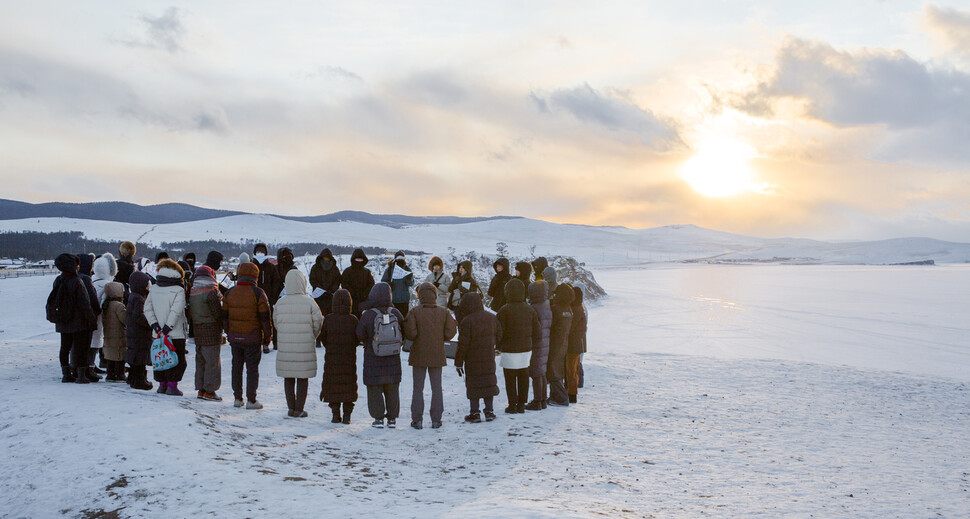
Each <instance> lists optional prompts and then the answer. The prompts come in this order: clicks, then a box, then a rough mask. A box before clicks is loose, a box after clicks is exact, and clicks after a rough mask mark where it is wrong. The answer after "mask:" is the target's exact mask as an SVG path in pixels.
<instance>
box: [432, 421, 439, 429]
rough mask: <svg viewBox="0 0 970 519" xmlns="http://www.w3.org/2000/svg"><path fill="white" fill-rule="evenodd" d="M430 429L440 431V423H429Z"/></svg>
mask: <svg viewBox="0 0 970 519" xmlns="http://www.w3.org/2000/svg"><path fill="white" fill-rule="evenodd" d="M431 428H432V429H440V428H441V422H431Z"/></svg>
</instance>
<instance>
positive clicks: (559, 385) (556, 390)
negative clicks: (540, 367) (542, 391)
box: [549, 378, 569, 404]
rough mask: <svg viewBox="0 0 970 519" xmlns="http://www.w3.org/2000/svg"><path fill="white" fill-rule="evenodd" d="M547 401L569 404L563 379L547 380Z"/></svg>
mask: <svg viewBox="0 0 970 519" xmlns="http://www.w3.org/2000/svg"><path fill="white" fill-rule="evenodd" d="M549 400H552V401H553V402H555V403H557V404H569V394H568V393H566V380H565V379H562V378H550V379H549Z"/></svg>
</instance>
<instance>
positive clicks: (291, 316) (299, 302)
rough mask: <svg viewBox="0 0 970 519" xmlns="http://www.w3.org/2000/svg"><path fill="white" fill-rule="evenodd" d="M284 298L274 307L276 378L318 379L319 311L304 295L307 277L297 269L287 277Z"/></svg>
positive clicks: (321, 318)
mask: <svg viewBox="0 0 970 519" xmlns="http://www.w3.org/2000/svg"><path fill="white" fill-rule="evenodd" d="M284 287H285V293H286V295H285V296H283V297H281V298H280V300H279V301H277V302H276V306H274V307H273V326H275V327H276V347H277V348H278V349H279V351H278V352H277V353H276V375H277V376H279V377H283V378H313V377H315V376H316V375H317V348H316V342H317V336H318V335H320V329H321V328H323V314H321V313H320V307H319V306H318V305H317V303H316V301H314V300H313V299H312V298H311V297H310V296H308V295H307V293H306V277H304V275H303V272H300V270H299V269H293V270H290V271H289V272H287V273H286V280H285V281H284Z"/></svg>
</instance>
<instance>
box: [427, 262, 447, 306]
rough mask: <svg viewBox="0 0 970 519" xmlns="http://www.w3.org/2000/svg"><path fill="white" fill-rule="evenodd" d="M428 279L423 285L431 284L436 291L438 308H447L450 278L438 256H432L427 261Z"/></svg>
mask: <svg viewBox="0 0 970 519" xmlns="http://www.w3.org/2000/svg"><path fill="white" fill-rule="evenodd" d="M428 270H429V271H431V272H429V273H428V277H426V278H424V283H431V284H432V285H433V286H434V288H435V290H437V301H438V306H440V307H443V308H445V309H447V308H448V287H449V286H451V276H449V275H448V274H447V273H446V272H445V262H444V261H442V260H441V258H439V257H438V256H432V257H431V260H430V261H428Z"/></svg>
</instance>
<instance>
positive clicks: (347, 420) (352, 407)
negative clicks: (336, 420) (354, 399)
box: [343, 404, 354, 425]
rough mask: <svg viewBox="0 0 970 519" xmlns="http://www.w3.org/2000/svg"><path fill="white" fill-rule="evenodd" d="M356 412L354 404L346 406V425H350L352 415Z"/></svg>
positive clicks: (344, 421)
mask: <svg viewBox="0 0 970 519" xmlns="http://www.w3.org/2000/svg"><path fill="white" fill-rule="evenodd" d="M353 412H354V404H344V419H343V423H344V425H350V413H353Z"/></svg>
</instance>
